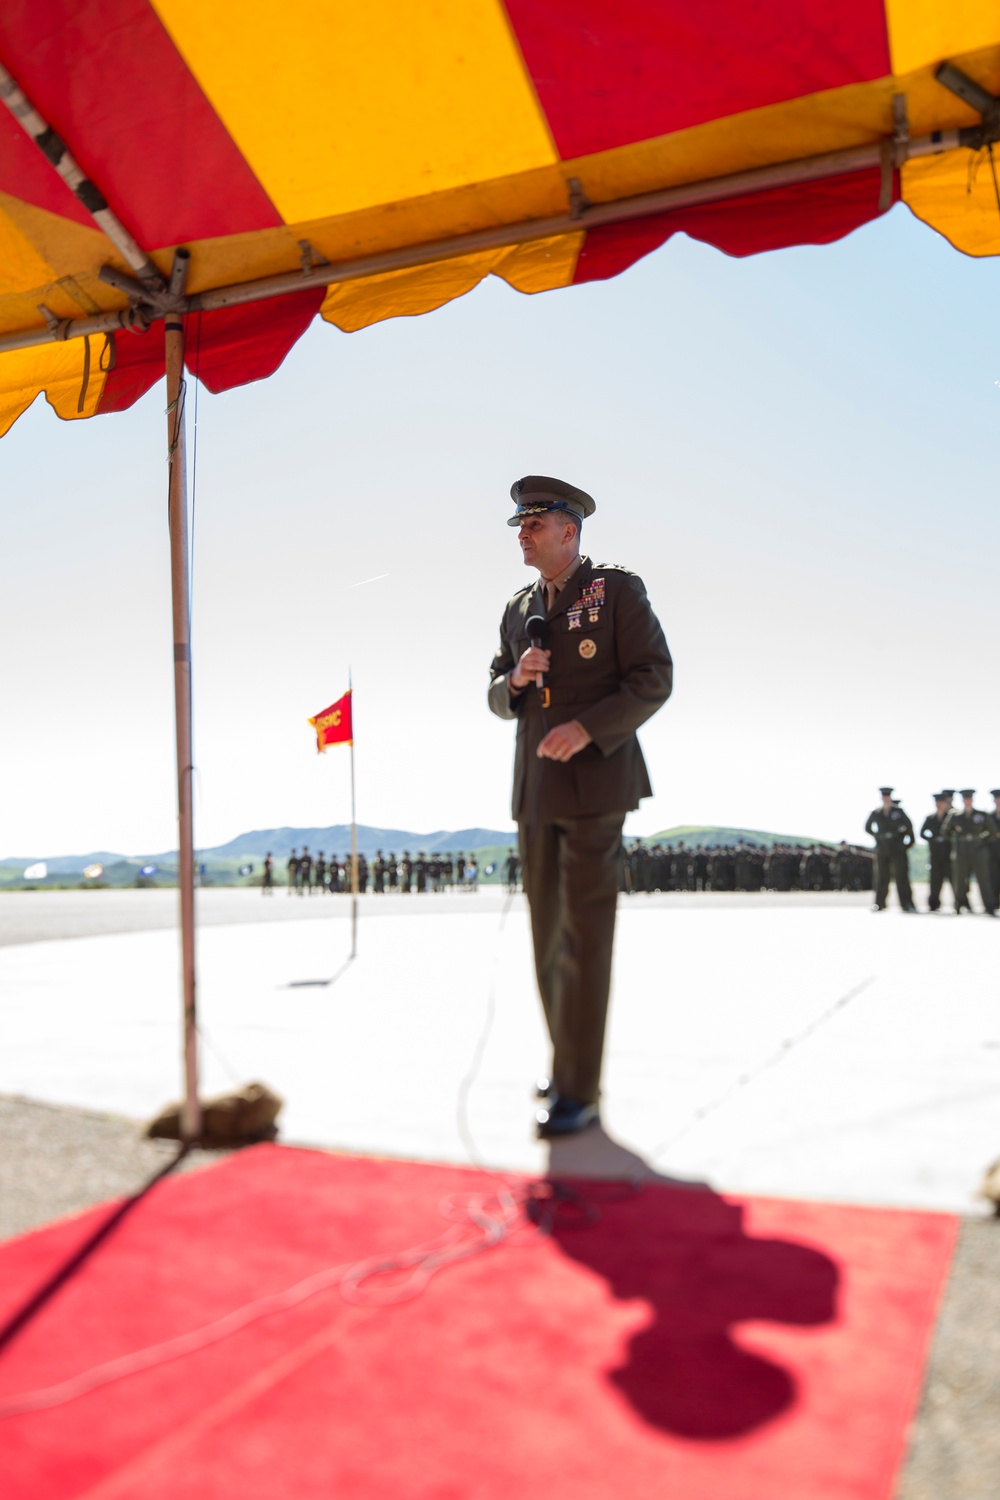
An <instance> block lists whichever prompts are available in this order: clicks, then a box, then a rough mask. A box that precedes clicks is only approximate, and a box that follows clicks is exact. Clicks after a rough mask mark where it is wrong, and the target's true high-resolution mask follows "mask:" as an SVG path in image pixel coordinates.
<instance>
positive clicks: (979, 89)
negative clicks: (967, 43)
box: [934, 62, 1000, 151]
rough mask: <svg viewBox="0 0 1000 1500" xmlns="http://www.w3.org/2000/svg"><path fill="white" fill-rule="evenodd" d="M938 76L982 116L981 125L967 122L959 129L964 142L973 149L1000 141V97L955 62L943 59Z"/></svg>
mask: <svg viewBox="0 0 1000 1500" xmlns="http://www.w3.org/2000/svg"><path fill="white" fill-rule="evenodd" d="M934 77H935V78H936V79H937V81H938V83H940V84H941V86H942V87H943V88H946V89H948V90H949V91H950V92H951V93H953V94H954V95H955V97H956V98H957V99H961V101H962V103H963V104H967V105H968V106H969V108H970V109H974V110H975V112H976V114H977V115H978V116H979V119H980V122H981V123H980V124H979V125H966V126H963V128H962V129H961V130H960V131H959V132H958V140H959V144H960V145H962V146H967V147H968V148H969V150H970V151H982V149H983V147H984V146H992V145H995V144H996V142H997V141H1000V98H997V97H996V95H994V94H991V93H990V92H989V90H988V89H984V88H983V86H982V84H981V83H977V82H976V80H975V79H974V78H970V77H969V75H968V73H963V72H962V70H961V68H956V67H955V64H954V63H950V62H943V63H941V64H940V66H939V67H937V68H935V70H934Z"/></svg>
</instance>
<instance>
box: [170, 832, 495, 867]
mask: <svg viewBox="0 0 1000 1500" xmlns="http://www.w3.org/2000/svg"><path fill="white" fill-rule="evenodd" d="M516 842H517V834H516V832H515V831H514V830H513V829H511V830H510V832H508V833H501V832H500V831H499V830H498V829H496V828H458V829H453V830H449V829H440V828H439V829H437V830H436V831H435V832H434V833H414V832H413V831H412V830H408V829H405V828H371V827H369V826H368V824H366V823H359V824H358V852H359V853H360V854H364V855H366V856H371V855H372V854H374V853H375V851H376V849H381V850H382V852H383V853H384V854H388V853H389V851H390V850H391V851H392V852H393V853H395V854H399V853H401V852H402V850H404V849H409V851H410V853H411V854H418V853H423V854H444V853H448V852H451V853H454V852H455V851H456V850H458V851H461V852H462V853H468V852H469V851H470V850H472V849H482V848H485V847H487V846H490V847H492V846H495V845H503V846H504V847H505V848H508V847H509V846H510V845H511V844H514V843H516ZM303 844H308V845H309V848H310V849H312V850H316V849H322V850H323V851H324V852H325V853H327V854H330V853H334V854H344V853H346V851H347V850H348V849H350V847H351V825H350V824H349V823H334V824H333V826H332V827H330V828H257V829H255V830H254V831H253V832H251V833H241V834H239V835H238V837H237V838H234V839H230V840H229V843H228V844H219V845H218V846H217V847H216V848H214V849H199V851H198V858H199V859H201V860H206V859H208V860H210V859H237V858H239V857H241V856H244V855H247V856H249V855H251V854H259V855H264V854H266V853H267V852H268V850H270V852H271V853H272V854H273V855H274V857H275V859H283V858H286V857H287V856H288V855H289V854H290V853H291V851H292V850H293V849H301V848H302V845H303ZM160 857H161V858H163V859H175V858H176V856H175V855H173V854H164V855H162V856H160Z"/></svg>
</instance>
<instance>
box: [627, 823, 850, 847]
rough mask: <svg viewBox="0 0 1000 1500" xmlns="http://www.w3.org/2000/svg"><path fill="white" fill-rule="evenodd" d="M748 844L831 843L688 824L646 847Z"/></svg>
mask: <svg viewBox="0 0 1000 1500" xmlns="http://www.w3.org/2000/svg"><path fill="white" fill-rule="evenodd" d="M741 839H742V840H743V841H744V843H747V844H760V845H762V846H763V847H764V848H765V849H770V848H771V847H772V846H773V845H774V844H792V845H794V846H795V847H796V848H805V847H807V846H811V845H812V844H826V845H827V847H828V848H829V847H832V845H831V843H830V840H828V839H817V838H811V837H808V836H806V835H804V834H800V833H767V832H765V831H764V830H763V829H760V828H722V827H719V826H717V825H716V824H710V823H687V824H684V825H682V826H680V827H677V828H664V830H663V831H662V833H651V834H648V835H647V836H646V837H645V838H644V839H643V841H642V842H643V843H644V844H669V845H671V846H673V845H674V844H680V843H684V844H720V845H721V846H722V847H723V848H724V849H726V848H732V847H733V846H734V845H736V844H738V843H739V842H740V840H741Z"/></svg>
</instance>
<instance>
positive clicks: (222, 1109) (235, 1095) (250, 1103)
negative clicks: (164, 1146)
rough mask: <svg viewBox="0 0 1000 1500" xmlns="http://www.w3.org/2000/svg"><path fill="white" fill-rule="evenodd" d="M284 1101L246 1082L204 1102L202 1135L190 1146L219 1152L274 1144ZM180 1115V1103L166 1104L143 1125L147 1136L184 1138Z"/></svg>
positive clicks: (171, 1139) (264, 1088)
mask: <svg viewBox="0 0 1000 1500" xmlns="http://www.w3.org/2000/svg"><path fill="white" fill-rule="evenodd" d="M284 1102H285V1101H284V1099H282V1098H280V1097H279V1095H277V1094H275V1093H273V1092H272V1090H271V1089H269V1088H268V1087H267V1085H266V1084H263V1083H245V1084H244V1085H243V1087H242V1088H238V1089H230V1090H229V1091H228V1092H227V1093H225V1094H216V1095H215V1097H214V1098H212V1099H203V1100H202V1103H201V1133H200V1135H199V1138H198V1140H197V1141H196V1142H192V1143H191V1144H194V1145H199V1146H201V1147H202V1148H203V1149H205V1150H213V1149H214V1150H218V1149H219V1148H221V1147H226V1146H229V1147H235V1146H254V1145H256V1144H257V1143H258V1142H260V1141H273V1140H274V1139H275V1138H276V1137H277V1134H278V1126H277V1119H278V1115H279V1114H280V1112H281V1109H282V1107H283V1106H284ZM182 1113H183V1106H182V1104H181V1103H180V1102H178V1103H176V1104H168V1105H167V1106H166V1108H165V1109H162V1110H161V1111H160V1113H159V1114H158V1115H157V1116H156V1118H155V1119H154V1120H151V1121H150V1122H149V1124H148V1125H147V1126H146V1135H147V1136H149V1137H150V1138H151V1139H154V1140H161V1141H179V1140H181V1139H183V1132H182Z"/></svg>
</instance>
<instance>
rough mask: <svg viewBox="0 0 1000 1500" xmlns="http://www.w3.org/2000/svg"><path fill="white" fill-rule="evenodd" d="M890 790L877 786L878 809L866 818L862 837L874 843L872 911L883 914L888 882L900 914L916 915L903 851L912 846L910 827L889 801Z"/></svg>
mask: <svg viewBox="0 0 1000 1500" xmlns="http://www.w3.org/2000/svg"><path fill="white" fill-rule="evenodd" d="M892 790H893V789H892V787H891V786H880V787H879V796H880V797H881V798H882V806H881V807H876V808H875V810H874V812H871V813H869V814H868V821H867V823H866V824H865V833H870V834H871V835H872V837H873V838H874V840H875V904H874V906H873V907H872V911H884V910H885V903H886V901H887V900H888V899H889V881H890V880H895V882H896V894H897V895H898V896H899V904H900V906H901V907H902V908H903V910H904V911H916V909H917V908H916V907H915V906H914V904H913V892H912V891H911V890H910V871H909V865H908V863H907V859H906V851H907V849H909V848H910V846H911V844H912V843H913V824H912V823H911V822H910V820H909V818H908V817H907V816H906V813H905V812H904V811H903V809H902V808H901V807H900V806H899V805H898V803H896V802H893V800H892Z"/></svg>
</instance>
